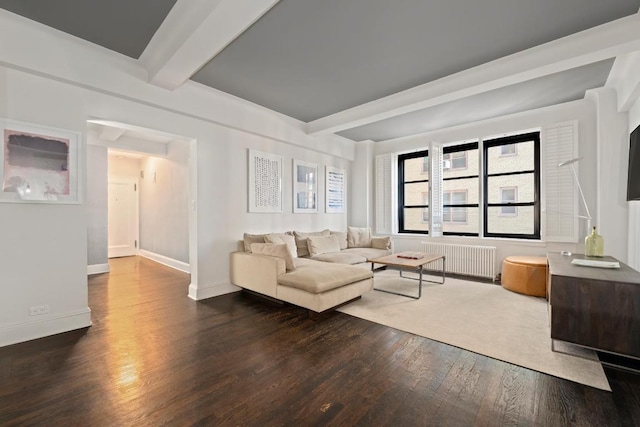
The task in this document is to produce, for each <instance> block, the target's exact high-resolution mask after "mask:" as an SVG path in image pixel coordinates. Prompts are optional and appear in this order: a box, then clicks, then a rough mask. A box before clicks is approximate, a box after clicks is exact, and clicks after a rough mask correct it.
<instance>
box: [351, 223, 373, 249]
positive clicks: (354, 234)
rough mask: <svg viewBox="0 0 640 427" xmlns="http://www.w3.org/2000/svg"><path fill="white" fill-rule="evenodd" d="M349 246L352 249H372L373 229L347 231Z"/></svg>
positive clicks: (354, 228)
mask: <svg viewBox="0 0 640 427" xmlns="http://www.w3.org/2000/svg"><path fill="white" fill-rule="evenodd" d="M347 245H348V246H349V247H350V248H370V247H371V229H370V228H368V227H367V228H358V227H349V230H348V231H347Z"/></svg>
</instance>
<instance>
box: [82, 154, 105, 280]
mask: <svg viewBox="0 0 640 427" xmlns="http://www.w3.org/2000/svg"><path fill="white" fill-rule="evenodd" d="M87 171H89V172H88V173H87V213H88V226H87V251H88V252H87V262H88V268H89V273H94V272H95V273H97V272H105V271H108V269H109V264H108V262H109V260H108V250H107V226H108V224H107V222H108V215H107V200H108V198H107V148H106V147H100V146H96V145H87Z"/></svg>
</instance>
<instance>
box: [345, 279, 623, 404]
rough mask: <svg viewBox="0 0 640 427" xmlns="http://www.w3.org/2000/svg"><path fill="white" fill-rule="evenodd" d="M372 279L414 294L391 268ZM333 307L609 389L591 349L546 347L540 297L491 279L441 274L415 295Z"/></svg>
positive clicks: (413, 284) (367, 297)
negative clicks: (442, 278)
mask: <svg viewBox="0 0 640 427" xmlns="http://www.w3.org/2000/svg"><path fill="white" fill-rule="evenodd" d="M426 278H427V279H433V278H434V276H426ZM435 279H436V280H438V279H439V277H436V278H435ZM374 283H375V287H376V288H383V289H388V290H393V291H396V292H402V293H408V294H412V295H417V288H418V282H417V281H415V280H410V279H403V278H400V277H399V275H398V271H397V270H386V271H382V272H377V273H376V274H375V278H374ZM338 311H341V312H343V313H346V314H350V315H352V316H355V317H359V318H362V319H366V320H369V321H372V322H376V323H379V324H382V325H386V326H390V327H392V328H396V329H400V330H402V331H406V332H410V333H412V334H416V335H420V336H423V337H425V338H430V339H433V340H436V341H440V342H443V343H445V344H450V345H453V346H456V347H460V348H463V349H465V350H469V351H473V352H475V353H479V354H483V355H485V356H489V357H492V358H494V359H498V360H502V361H505V362H508V363H512V364H515V365H519V366H522V367H525V368H528V369H533V370H535V371H539V372H543V373H546V374H549V375H553V376H556V377H560V378H564V379H568V380H571V381H575V382H577V383H581V384H586V385H588V386H591V387H595V388H598V389H601V390H607V391H611V388H610V386H609V382H608V381H607V377H606V375H605V373H604V370H603V369H602V365H601V364H600V362H599V361H598V357H597V354H596V353H595V352H594V351H592V350H588V349H583V348H580V347H578V346H573V345H570V344H563V343H560V345H558V343H556V350H560V351H561V352H557V351H556V352H553V351H551V337H550V330H549V318H548V313H547V302H546V300H545V299H544V298H536V297H529V296H525V295H520V294H517V293H514V292H510V291H507V290H506V289H504V288H502V287H501V286H497V285H494V284H487V283H478V282H472V281H466V280H460V279H453V278H447V279H446V282H445V284H444V285H437V284H433V283H423V286H422V298H421V299H419V300H414V299H410V298H407V297H402V296H397V295H391V294H387V293H384V292H379V291H375V290H374V291H371V292H367V293H366V294H364V295H363V296H362V299H360V300H358V301H355V302H353V303H351V304H348V305H346V306H344V307H341V308H340V309H338ZM572 354H579V356H575V355H572Z"/></svg>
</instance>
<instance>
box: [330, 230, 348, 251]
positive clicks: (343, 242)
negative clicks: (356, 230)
mask: <svg viewBox="0 0 640 427" xmlns="http://www.w3.org/2000/svg"><path fill="white" fill-rule="evenodd" d="M331 235H335V236H337V237H338V241H339V242H340V249H347V247H348V246H347V232H346V231H332V232H331Z"/></svg>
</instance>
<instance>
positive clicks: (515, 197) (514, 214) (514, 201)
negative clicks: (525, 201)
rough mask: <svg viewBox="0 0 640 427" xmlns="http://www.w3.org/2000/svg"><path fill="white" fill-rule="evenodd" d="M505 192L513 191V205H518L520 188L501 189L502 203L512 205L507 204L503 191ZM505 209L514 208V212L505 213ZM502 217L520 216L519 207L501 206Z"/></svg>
mask: <svg viewBox="0 0 640 427" xmlns="http://www.w3.org/2000/svg"><path fill="white" fill-rule="evenodd" d="M505 190H513V202H511V203H517V202H518V187H517V186H510V187H500V201H501V202H502V203H510V202H505V198H504V196H503V194H504V193H503V191H505ZM504 208H513V212H505V211H504ZM499 215H500V216H511V217H513V216H518V207H517V206H501V207H500V214H499Z"/></svg>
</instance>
